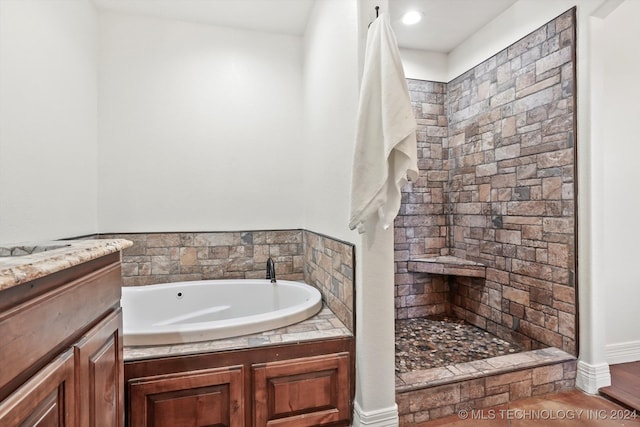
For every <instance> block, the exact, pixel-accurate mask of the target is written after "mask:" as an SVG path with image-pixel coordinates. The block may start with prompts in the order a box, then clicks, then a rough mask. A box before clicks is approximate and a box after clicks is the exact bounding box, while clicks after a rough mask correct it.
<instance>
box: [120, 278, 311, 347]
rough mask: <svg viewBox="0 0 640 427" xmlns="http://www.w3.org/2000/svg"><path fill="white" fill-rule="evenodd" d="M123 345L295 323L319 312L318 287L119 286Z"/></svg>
mask: <svg viewBox="0 0 640 427" xmlns="http://www.w3.org/2000/svg"><path fill="white" fill-rule="evenodd" d="M121 304H122V311H123V318H124V320H123V322H124V325H123V326H124V327H123V329H124V345H128V346H135V345H162V344H178V343H188V342H197V341H208V340H215V339H222V338H229V337H235V336H240V335H246V334H252V333H256V332H262V331H268V330H270V329H275V328H280V327H283V326H287V325H291V324H293V323H297V322H300V321H302V320H305V319H308V318H309V317H311V316H313V315H315V314H316V313H318V311H320V309H321V308H322V297H321V295H320V292H318V290H317V289H315V288H313V287H311V286H309V285H306V284H304V283H300V282H291V281H287V280H278V282H277V283H275V284H273V283H271V282H270V281H268V280H201V281H196V282H178V283H166V284H160V285H150V286H134V287H123V288H122V301H121Z"/></svg>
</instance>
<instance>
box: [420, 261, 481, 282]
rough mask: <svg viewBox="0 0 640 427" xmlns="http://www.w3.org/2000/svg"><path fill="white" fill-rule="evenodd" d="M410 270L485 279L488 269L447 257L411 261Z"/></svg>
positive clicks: (470, 262) (475, 263)
mask: <svg viewBox="0 0 640 427" xmlns="http://www.w3.org/2000/svg"><path fill="white" fill-rule="evenodd" d="M408 270H409V271H411V272H414V273H431V274H444V275H447V276H465V277H481V278H484V277H486V272H487V267H485V266H484V265H483V264H481V263H479V262H475V261H469V260H466V259H464V258H459V257H455V256H450V255H445V256H437V257H428V258H427V257H425V258H413V259H410V260H409V265H408Z"/></svg>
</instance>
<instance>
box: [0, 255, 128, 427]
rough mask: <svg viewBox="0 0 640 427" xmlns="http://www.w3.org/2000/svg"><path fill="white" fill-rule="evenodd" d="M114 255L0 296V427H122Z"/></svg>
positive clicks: (119, 327)
mask: <svg viewBox="0 0 640 427" xmlns="http://www.w3.org/2000/svg"><path fill="white" fill-rule="evenodd" d="M120 294H121V276H120V256H119V253H114V254H111V255H107V256H104V257H101V258H98V259H95V260H92V261H89V262H87V263H84V264H81V265H78V266H76V267H71V268H69V269H67V270H63V271H61V272H59V273H54V274H52V275H49V276H46V277H43V278H40V279H37V280H35V281H33V282H27V283H24V284H22V285H18V286H16V287H14V288H10V289H8V290H5V291H2V292H0V360H2V368H1V369H0V426H3V427H12V426H70V427H71V426H72V427H75V426H82V427H84V426H95V427H112V426H113V427H124V406H123V405H124V396H123V390H124V376H123V372H124V371H123V360H122V349H123V347H122V332H121V331H122V312H121V309H120V307H119V305H120Z"/></svg>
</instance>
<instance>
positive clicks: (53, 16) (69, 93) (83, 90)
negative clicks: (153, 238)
mask: <svg viewBox="0 0 640 427" xmlns="http://www.w3.org/2000/svg"><path fill="white" fill-rule="evenodd" d="M96 27H97V26H96V12H95V10H94V8H93V5H92V4H91V3H90V2H89V1H88V0H87V1H78V0H60V1H56V2H51V1H45V0H41V1H38V0H2V1H0V242H5V243H10V242H20V241H30V240H43V239H55V238H61V237H70V236H79V235H84V234H90V233H94V232H95V231H97V211H96V196H95V194H96V189H97V172H96V166H97V159H96V154H97V124H96V121H97V119H96V109H97V70H96Z"/></svg>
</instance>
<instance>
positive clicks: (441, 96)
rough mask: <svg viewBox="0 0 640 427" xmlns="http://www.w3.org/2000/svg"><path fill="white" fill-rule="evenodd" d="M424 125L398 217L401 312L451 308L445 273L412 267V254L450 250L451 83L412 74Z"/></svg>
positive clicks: (418, 116)
mask: <svg viewBox="0 0 640 427" xmlns="http://www.w3.org/2000/svg"><path fill="white" fill-rule="evenodd" d="M408 86H409V94H410V96H411V103H412V105H413V111H414V113H415V117H416V121H417V123H418V129H417V132H416V137H417V140H418V168H419V176H418V179H417V180H415V181H414V182H409V183H408V184H407V186H406V188H405V190H406V191H403V193H402V204H401V207H400V214H399V215H398V217H397V219H396V221H395V229H394V236H395V237H394V238H395V268H396V271H395V284H396V288H395V306H396V318H398V319H410V318H414V317H421V316H428V315H439V314H445V313H447V312H449V311H450V306H449V288H448V286H447V283H446V280H445V279H446V278H445V277H444V276H438V275H429V274H419V273H410V272H408V270H407V264H408V261H409V259H411V258H415V257H417V256H425V255H426V256H438V255H446V254H447V249H446V248H447V234H448V233H447V230H448V228H447V223H446V216H445V213H446V211H447V203H446V202H447V199H446V197H447V194H446V190H447V188H446V187H447V182H448V181H449V173H448V172H447V169H446V167H445V161H446V159H447V157H446V156H447V154H448V153H447V152H446V151H445V150H444V143H445V141H446V139H447V136H448V121H447V115H446V111H445V105H446V102H445V101H446V90H447V85H446V84H445V83H436V82H426V81H422V80H411V79H409V80H408Z"/></svg>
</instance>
